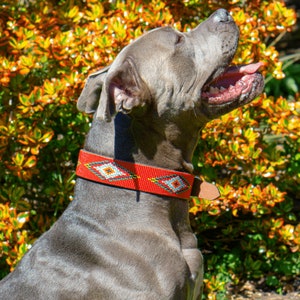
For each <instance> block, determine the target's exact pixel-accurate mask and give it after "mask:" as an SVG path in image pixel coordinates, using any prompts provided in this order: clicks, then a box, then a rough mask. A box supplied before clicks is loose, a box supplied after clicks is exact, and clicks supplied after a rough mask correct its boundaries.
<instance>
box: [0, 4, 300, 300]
mask: <svg viewBox="0 0 300 300" xmlns="http://www.w3.org/2000/svg"><path fill="white" fill-rule="evenodd" d="M56 2H57V1H51V0H48V1H41V0H35V1H24V2H22V3H23V4H21V2H20V1H17V0H14V1H13V0H11V1H9V2H8V1H7V2H4V3H2V4H1V10H0V14H1V19H0V64H1V66H2V68H1V69H0V84H1V90H0V115H1V119H0V133H1V135H0V158H1V159H0V182H1V185H2V188H1V191H0V200H1V203H2V204H1V206H0V230H1V231H0V251H1V258H0V267H1V270H3V271H2V272H1V274H0V275H1V276H4V275H5V274H6V273H7V272H8V270H9V269H13V268H14V266H15V265H16V263H17V262H18V260H19V259H20V258H21V256H22V255H23V254H24V253H25V251H26V250H27V249H28V248H29V247H30V244H32V243H33V241H34V240H35V239H36V238H37V237H38V236H39V235H40V234H41V233H42V232H43V231H45V230H47V229H48V228H49V227H50V226H51V224H52V223H53V222H54V221H55V220H56V219H57V217H58V216H59V215H60V214H61V212H62V211H63V209H64V208H65V207H66V205H67V204H68V203H69V201H71V200H72V195H73V187H74V180H75V176H74V169H75V165H76V162H77V155H78V151H79V149H80V148H81V147H82V144H83V140H84V136H85V134H86V132H87V130H88V128H89V123H90V119H89V117H88V116H86V115H83V114H81V113H78V112H77V110H76V107H75V104H76V100H77V98H78V96H79V93H80V91H81V90H82V88H83V84H84V82H85V79H86V77H87V75H88V74H89V73H91V72H93V71H95V70H98V69H99V68H101V67H102V66H106V65H108V64H110V63H111V62H112V61H113V59H114V57H115V56H116V55H117V53H118V52H119V51H120V50H121V48H122V47H123V46H124V45H125V44H127V43H129V42H130V41H131V40H133V39H135V38H136V37H137V36H139V35H141V34H142V33H143V32H144V31H146V30H149V29H151V28H155V27H158V26H164V25H170V26H174V27H175V28H177V29H179V30H188V29H189V28H191V27H194V26H196V24H198V23H199V21H201V20H203V19H205V18H206V17H207V16H208V15H209V14H210V13H211V12H212V11H213V10H215V9H216V8H219V7H225V8H227V9H228V10H230V11H231V14H232V15H233V17H234V19H235V20H236V22H237V24H238V26H239V28H240V31H241V39H240V44H239V48H238V51H237V55H236V57H235V59H234V63H238V64H243V63H249V62H252V61H259V60H260V61H262V62H264V69H263V73H264V74H265V75H266V76H272V77H273V78H275V79H282V78H284V73H283V72H282V63H281V62H280V60H279V55H278V52H277V51H276V49H275V47H274V46H273V45H272V44H274V43H270V42H269V41H272V40H274V39H275V38H276V37H277V36H278V35H279V34H281V33H283V32H285V31H290V30H291V29H292V26H293V25H294V24H295V20H296V17H295V12H294V11H293V10H291V9H287V8H286V7H285V5H284V2H283V1H259V0H258V1H235V0H232V1H159V0H155V1H131V2H130V3H127V2H121V1H116V2H112V3H109V2H108V1H98V0H86V1H79V0H73V1H71V0H61V1H59V2H58V4H56ZM297 68H298V69H297ZM297 70H299V65H294V66H291V68H290V69H287V75H290V76H288V77H286V79H285V81H288V80H290V81H291V80H294V81H295V83H294V85H293V84H292V85H291V84H290V85H289V88H288V89H287V91H286V90H284V89H283V88H282V87H280V88H279V89H278V88H277V89H276V88H275V89H274V87H277V86H279V83H278V81H276V82H274V81H273V80H271V81H270V82H269V83H268V85H267V87H266V91H267V94H265V95H262V96H260V97H259V98H258V99H257V100H255V101H254V102H253V103H252V104H250V105H248V106H247V107H246V108H241V109H237V110H235V111H233V112H232V113H230V114H228V115H225V116H223V117H222V118H221V120H215V121H212V122H210V123H209V124H208V126H207V127H206V129H205V130H204V131H203V132H202V139H201V141H200V142H199V146H198V148H197V150H196V153H195V155H194V165H195V167H196V169H197V171H199V172H200V174H201V175H202V176H203V177H204V178H205V179H206V180H208V181H211V182H216V183H217V185H218V187H219V188H220V191H221V195H222V196H221V198H219V199H218V200H215V201H207V200H206V199H196V198H194V199H193V201H191V221H192V225H193V228H194V230H195V232H196V234H197V236H198V238H199V243H200V248H201V249H202V250H203V252H204V255H205V258H206V264H207V268H206V269H207V271H206V274H205V276H206V279H205V281H206V287H205V293H206V297H207V298H208V299H216V298H217V297H223V296H224V295H225V291H226V287H227V285H228V284H229V283H231V284H239V283H241V282H242V281H243V280H247V279H259V278H265V282H266V284H267V285H269V286H271V287H272V288H274V289H277V290H279V289H282V288H283V286H284V284H285V282H286V281H288V280H290V279H291V278H293V277H294V276H296V275H299V270H300V266H299V245H300V225H299V224H298V222H297V216H298V215H297V214H299V212H296V211H295V209H294V205H295V201H297V200H298V201H299V199H298V198H297V197H298V195H299V183H300V175H299V169H300V168H299V164H300V156H299V148H300V147H299V143H300V137H299V132H300V130H299V129H300V128H299V127H300V125H299V124H300V120H299V113H300V95H299V91H298V90H297V89H295V86H296V87H298V85H299V83H298V81H297V80H298V79H296V78H294V77H292V76H293V75H292V74H293V73H288V72H298V73H297V74H299V71H297ZM299 78H300V76H299ZM275 79H274V80H275ZM282 82H283V83H284V81H282ZM283 83H282V84H283ZM291 86H294V88H291ZM282 261H284V262H285V263H284V264H282V263H281V262H282ZM297 264H298V265H297Z"/></svg>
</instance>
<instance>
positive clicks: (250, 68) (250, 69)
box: [239, 62, 263, 74]
mask: <svg viewBox="0 0 300 300" xmlns="http://www.w3.org/2000/svg"><path fill="white" fill-rule="evenodd" d="M262 66H263V63H261V62H258V63H255V64H249V65H245V66H242V67H240V69H239V73H244V74H253V73H255V72H256V71H257V70H258V69H259V68H260V67H262Z"/></svg>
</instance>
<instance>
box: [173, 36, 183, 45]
mask: <svg viewBox="0 0 300 300" xmlns="http://www.w3.org/2000/svg"><path fill="white" fill-rule="evenodd" d="M182 42H184V36H183V35H177V36H176V42H175V45H178V44H181V43H182Z"/></svg>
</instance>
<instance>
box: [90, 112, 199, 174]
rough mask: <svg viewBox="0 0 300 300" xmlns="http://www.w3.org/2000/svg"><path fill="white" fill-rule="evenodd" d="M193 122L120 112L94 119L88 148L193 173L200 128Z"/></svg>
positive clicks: (134, 160) (129, 159)
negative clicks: (109, 116) (108, 120)
mask: <svg viewBox="0 0 300 300" xmlns="http://www.w3.org/2000/svg"><path fill="white" fill-rule="evenodd" d="M182 123H183V122H182ZM189 123H190V124H192V123H193V122H185V124H180V122H178V121H176V124H175V122H170V121H167V120H166V122H165V124H162V119H161V118H160V120H159V121H158V120H156V119H155V117H153V115H152V116H151V117H149V118H148V119H147V117H146V118H143V119H142V120H139V119H138V118H131V117H130V116H128V115H124V114H122V113H118V114H117V115H116V117H115V118H114V120H113V121H112V122H110V123H107V122H104V121H100V120H97V119H94V121H93V125H92V128H91V130H90V132H89V134H88V137H87V140H86V143H85V147H84V148H85V149H86V150H87V151H90V152H93V153H96V154H101V155H104V156H108V157H111V158H115V159H119V160H125V161H130V162H135V163H141V164H146V165H150V166H156V167H160V168H165V169H170V170H177V171H182V172H189V173H192V172H193V167H192V164H191V159H192V155H193V151H194V148H195V146H196V144H197V141H198V138H199V131H200V128H199V129H195V128H191V127H189V126H191V125H189ZM112 141H114V142H112Z"/></svg>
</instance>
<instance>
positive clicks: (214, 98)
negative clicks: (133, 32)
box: [78, 9, 263, 125]
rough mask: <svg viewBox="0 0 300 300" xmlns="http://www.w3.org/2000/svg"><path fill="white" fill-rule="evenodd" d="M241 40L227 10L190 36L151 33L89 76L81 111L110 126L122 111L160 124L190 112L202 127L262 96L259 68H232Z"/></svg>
mask: <svg viewBox="0 0 300 300" xmlns="http://www.w3.org/2000/svg"><path fill="white" fill-rule="evenodd" d="M238 37H239V31H238V28H237V26H236V24H235V23H234V21H233V19H232V17H231V16H230V15H229V13H228V12H227V11H226V10H224V9H219V10H218V11H216V12H215V13H213V14H212V15H211V16H210V17H209V18H208V19H207V20H206V21H204V22H202V23H201V24H200V25H199V26H198V27H196V28H195V29H193V30H191V31H190V32H186V33H181V32H178V31H176V30H174V29H172V28H169V27H164V28H159V29H155V30H152V31H150V32H148V33H146V34H144V35H143V36H141V37H140V38H138V39H137V40H135V41H134V42H132V43H131V44H130V45H128V46H127V47H125V48H124V49H123V50H122V51H121V52H120V54H119V55H118V56H117V58H116V59H115V61H114V62H113V64H112V65H111V66H110V67H108V68H105V69H103V70H101V71H99V72H97V73H95V74H92V75H90V76H89V78H88V81H87V83H86V85H85V88H84V90H83V92H82V94H81V96H80V98H79V101H78V109H79V110H81V111H85V112H87V113H93V112H95V111H96V112H97V114H96V116H97V117H98V118H101V119H104V120H106V121H110V120H111V115H113V114H114V113H115V112H118V111H121V112H122V113H126V114H132V115H133V116H143V113H144V112H145V111H147V110H149V109H151V111H152V113H153V114H155V117H156V118H157V117H162V118H165V117H166V116H167V117H168V118H171V117H172V116H176V117H178V115H179V114H180V113H182V112H190V115H191V116H193V118H195V120H197V121H198V123H199V124H200V125H203V124H205V123H206V122H207V121H208V120H211V119H213V118H216V117H218V116H220V115H222V114H225V113H227V112H229V111H231V110H232V109H234V108H237V107H239V106H241V105H244V104H246V103H248V102H250V101H251V100H252V99H254V98H255V97H256V96H257V95H258V94H259V93H261V92H262V89H263V79H262V76H261V75H260V74H259V73H258V72H257V70H258V68H259V67H260V64H259V63H258V64H251V65H245V66H239V67H238V66H236V67H229V65H230V63H231V60H232V58H233V56H234V54H235V52H236V49H237V44H238ZM199 124H198V125H199Z"/></svg>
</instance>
